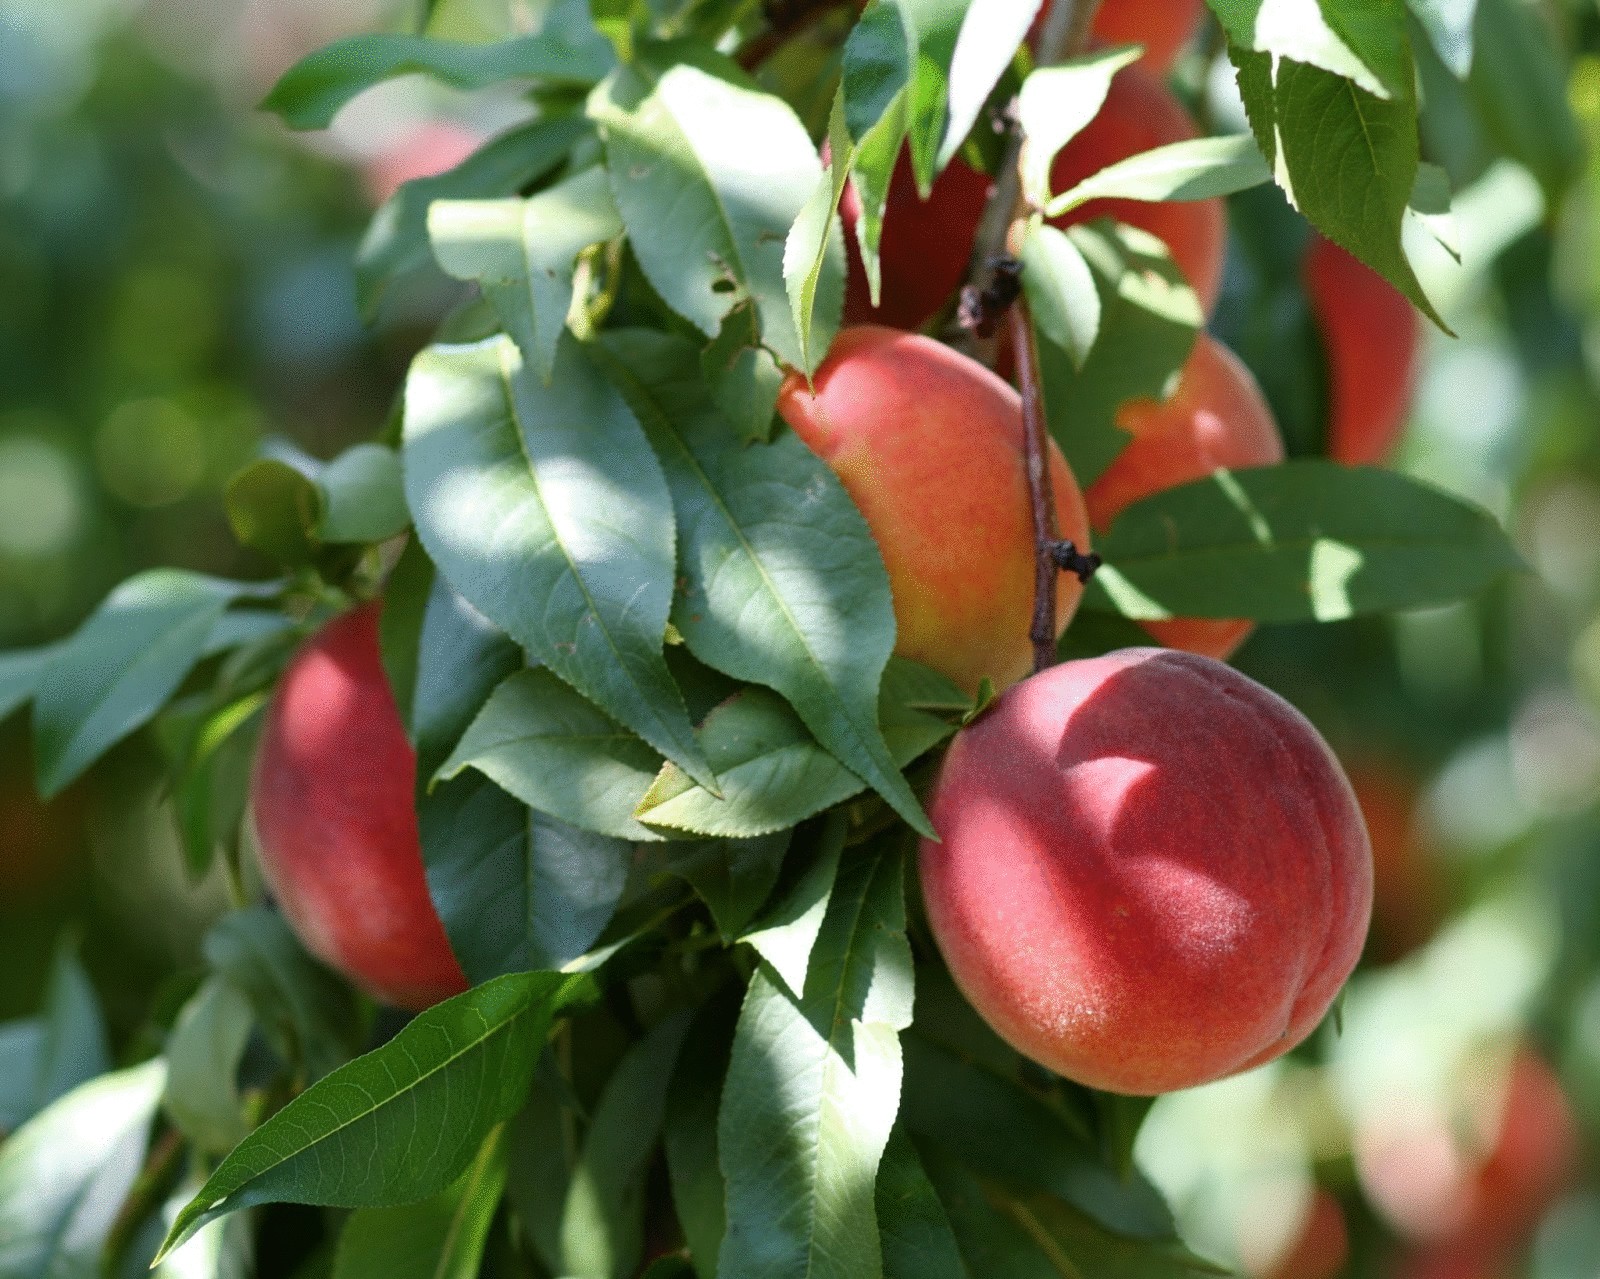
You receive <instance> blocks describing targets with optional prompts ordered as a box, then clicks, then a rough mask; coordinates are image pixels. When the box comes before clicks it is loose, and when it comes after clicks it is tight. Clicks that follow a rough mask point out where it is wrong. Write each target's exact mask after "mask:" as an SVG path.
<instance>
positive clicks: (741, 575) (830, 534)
mask: <svg viewBox="0 0 1600 1279" xmlns="http://www.w3.org/2000/svg"><path fill="white" fill-rule="evenodd" d="M599 352H600V358H601V361H602V363H603V365H604V367H605V368H606V370H607V372H608V373H609V374H610V375H611V376H612V378H613V379H614V380H615V381H616V383H617V385H618V386H619V387H620V388H621V390H622V392H623V394H624V396H625V397H626V398H627V399H628V402H629V403H630V404H631V405H632V407H633V410H634V412H635V413H636V414H637V415H638V417H639V420H640V421H641V422H642V423H643V424H644V428H645V433H646V435H647V436H648V437H649V439H650V443H651V444H652V446H653V447H654V448H655V451H656V455H657V456H658V457H659V458H660V460H661V465H662V469H663V471H664V472H665V474H666V477H667V486H668V488H669V490H670V491H671V494H672V502H673V506H674V508H675V509H676V511H677V517H678V527H679V529H680V530H681V537H682V542H683V545H682V548H681V553H680V557H679V558H680V562H681V564H682V571H683V574H684V577H685V579H686V580H685V584H684V587H683V589H682V591H681V593H680V596H679V603H678V606H677V607H676V608H675V609H674V612H673V621H674V624H675V625H676V626H677V628H678V630H679V632H680V633H681V634H682V635H683V637H684V640H685V642H686V643H687V644H688V646H689V649H690V651H691V652H692V653H694V655H695V656H696V657H698V658H699V659H700V660H701V661H703V662H705V663H706V664H707V665H709V666H712V667H715V668H716V669H717V670H720V671H722V672H724V673H725V674H728V675H731V676H733V677H734V678H735V679H743V680H750V681H754V682H757V683H760V684H765V685H767V686H769V687H771V688H774V689H776V690H777V691H778V692H780V693H782V694H783V695H784V697H785V698H787V699H788V701H789V703H790V705H792V706H793V707H794V709H795V711H796V712H797V713H798V714H799V716H800V718H801V720H802V721H803V722H804V724H805V726H806V727H807V728H808V729H809V730H810V732H811V733H812V734H813V735H814V736H815V738H816V740H817V741H819V742H820V743H821V744H822V745H823V746H824V747H826V748H827V749H828V750H829V751H830V752H831V753H832V754H833V755H834V757H835V758H836V759H838V760H839V761H840V762H841V763H843V764H844V765H845V766H846V767H847V768H848V769H850V770H851V772H852V773H853V774H854V775H855V776H856V777H859V778H860V779H861V780H862V781H863V782H865V783H867V784H868V785H870V786H872V787H873V789H875V790H876V791H878V793H879V794H881V795H882V796H883V797H884V798H885V799H886V800H887V801H888V802H889V803H890V804H891V805H892V806H893V807H894V809H895V811H896V812H898V813H899V814H900V815H901V816H902V817H904V818H905V820H906V821H907V822H909V823H910V824H911V825H912V826H913V827H915V828H916V829H918V830H920V831H922V832H923V833H925V834H926V833H929V832H931V827H929V826H928V823H927V818H926V816H925V815H924V814H923V812H922V809H921V806H920V805H919V804H918V802H917V799H916V797H915V796H914V795H913V794H912V793H911V789H910V787H909V786H907V785H906V782H905V779H904V777H902V776H901V774H900V770H899V767H898V766H897V765H898V763H899V762H900V761H899V760H898V757H897V756H896V754H895V753H894V752H893V749H892V747H891V746H890V745H889V744H888V743H886V742H885V740H884V737H883V735H882V733H881V731H880V729H879V725H878V723H877V715H876V713H875V708H876V705H877V701H878V694H879V688H880V684H881V681H882V678H883V672H884V668H885V666H886V665H887V663H888V661H889V657H890V654H891V652H892V650H893V648H894V609H893V604H892V602H891V599H890V595H889V579H888V574H887V572H886V571H885V570H884V568H883V560H882V557H881V556H880V555H879V554H878V550H877V545H876V543H874V542H873V540H872V534H871V531H870V530H869V529H868V528H867V525H866V521H865V520H863V519H862V518H861V514H860V512H859V511H858V510H857V509H856V507H855V504H854V503H853V502H852V501H851V500H850V496H849V494H848V493H846V492H845V490H844V487H843V486H842V485H841V484H839V482H838V480H837V479H836V478H835V477H834V475H833V473H832V472H831V471H830V470H829V469H828V467H827V465H826V464H825V463H824V462H822V461H821V460H820V459H819V458H817V457H816V455H815V454H813V453H812V452H811V450H810V449H808V448H806V446H805V445H804V443H802V442H801V441H800V439H799V438H798V437H796V436H793V435H791V434H788V433H785V434H783V435H781V436H780V437H779V438H778V439H777V440H776V441H774V442H773V443H772V444H767V445H762V444H757V445H749V446H746V445H744V444H742V443H741V442H740V440H739V439H738V437H737V436H736V435H735V433H734V432H733V431H732V429H731V428H730V427H729V426H728V424H727V422H725V421H724V420H723V419H722V416H721V415H720V414H719V413H718V412H717V410H716V408H715V406H714V405H713V404H712V402H711V399H710V396H709V394H708V393H707V391H706V389H705V385H704V383H703V382H702V380H701V378H700V372H699V362H698V359H697V357H696V354H695V352H694V349H693V347H692V346H690V345H689V344H688V343H687V342H686V341H683V340H682V339H676V338H670V337H667V336H665V335H661V334H654V333H648V332H645V331H642V330H632V331H628V332H616V333H608V334H606V335H604V337H603V339H602V340H601V342H600V344H599ZM797 513H803V518H799V517H798V516H797ZM705 746H706V750H707V752H708V753H709V752H711V751H712V750H713V749H715V747H714V746H713V744H712V743H711V741H709V740H706V742H705ZM738 758H740V759H742V758H743V756H740V757H738ZM712 767H713V768H714V769H716V768H717V766H716V765H715V764H713V765H712ZM718 772H719V776H720V769H719V770H718ZM724 793H727V792H726V788H724ZM657 816H659V815H657ZM655 819H656V818H655V816H653V817H652V818H651V820H652V821H653V820H655ZM669 824H670V823H669ZM787 824H789V825H792V824H793V823H792V822H790V823H787ZM742 833H745V834H761V833H764V832H762V831H755V830H750V831H744V832H742Z"/></svg>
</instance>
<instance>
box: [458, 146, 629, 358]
mask: <svg viewBox="0 0 1600 1279" xmlns="http://www.w3.org/2000/svg"><path fill="white" fill-rule="evenodd" d="M621 233H622V220H621V218H620V217H618V215H617V210H616V206H615V205H614V204H613V203H612V202H611V188H610V186H609V184H608V182H607V180H606V171H605V169H604V168H600V167H596V168H592V169H585V170H584V171H583V172H582V173H580V174H578V175H577V176H576V177H572V178H568V179H567V180H566V181H565V182H560V183H558V184H556V185H555V186H553V187H550V188H548V189H547V190H545V191H541V192H540V193H539V194H538V195H535V196H531V197H529V198H528V199H526V200H440V201H438V202H437V203H435V204H434V206H433V208H432V209H431V210H430V211H429V213H428V236H429V239H430V240H431V241H432V243H433V252H434V256H435V257H437V258H438V260H439V265H440V266H442V267H443V268H444V269H445V270H446V271H448V272H449V273H450V274H451V275H453V276H455V277H456V278H457V279H458V280H467V281H470V282H473V283H476V284H478V285H480V286H481V287H482V289H483V293H484V296H485V297H487V298H488V299H489V302H490V303H491V305H493V307H494V309H495V313H496V314H497V315H498V316H499V317H500V320H501V323H503V324H504V325H505V327H506V332H507V333H509V334H510V335H511V336H512V337H513V338H514V339H515V340H516V343H517V345H518V346H520V347H521V348H522V354H523V356H524V358H525V359H526V360H527V361H528V362H529V363H530V364H532V366H533V367H534V369H535V370H537V372H538V374H539V376H540V377H541V378H543V379H544V380H545V381H547V382H548V381H549V380H550V378H551V376H552V374H553V372H554V368H555V357H556V344H557V342H558V341H559V339H560V337H561V330H562V328H563V327H564V326H565V324H566V322H567V311H568V310H569V309H570V308H571V306H572V293H573V275H574V272H575V270H576V263H577V259H578V255H579V254H580V253H582V252H583V251H584V250H585V249H587V248H588V247H589V246H590V245H592V244H599V243H601V242H602V241H605V240H610V239H612V238H614V237H615V236H618V235H620V234H621Z"/></svg>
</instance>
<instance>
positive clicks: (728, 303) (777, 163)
mask: <svg viewBox="0 0 1600 1279" xmlns="http://www.w3.org/2000/svg"><path fill="white" fill-rule="evenodd" d="M591 109H592V110H593V111H594V112H595V114H596V115H597V118H598V119H599V122H600V124H601V128H602V130H603V131H604V133H605V137H606V157H607V160H608V166H607V168H608V172H609V174H610V177H611V184H612V190H613V193H614V194H615V196H616V201H617V209H618V210H619V211H620V212H621V214H622V220H623V222H624V224H626V226H627V228H628V240H629V243H630V244H631V246H632V248H633V251H634V253H635V255H636V256H637V257H638V260H639V265H640V267H641V268H642V269H643V270H644V273H645V275H646V277H647V278H648V279H649V281H650V283H651V285H653V286H654V288H655V290H656V292H657V293H659V294H660V295H661V297H662V298H663V299H665V301H666V302H667V304H668V305H669V306H671V307H672V309H673V310H675V311H677V312H678V314H680V315H682V316H683V317H684V318H686V319H688V320H689V321H691V322H692V323H694V324H695V325H696V326H697V327H699V328H700V329H701V331H702V332H704V333H705V334H706V335H707V336H708V337H715V336H717V334H718V332H719V331H720V329H721V327H722V323H723V321H724V319H725V318H726V317H727V316H728V315H729V313H730V312H732V311H733V310H734V309H735V308H736V307H737V306H739V305H740V304H741V303H743V302H744V301H746V300H748V301H750V302H751V303H753V305H754V308H755V314H756V317H757V318H758V321H759V325H760V337H761V340H762V342H763V343H765V344H766V345H767V346H768V347H770V348H771V349H772V351H773V352H774V354H776V355H777V357H778V358H779V359H780V360H782V361H783V362H784V363H785V364H789V365H792V366H795V367H808V366H807V365H806V352H805V351H804V350H802V344H801V341H800V337H799V334H798V332H797V331H796V329H795V323H794V315H793V312H792V311H791V309H790V305H789V294H788V290H787V288H786V287H785V284H784V273H783V250H784V243H785V241H786V239H787V237H788V235H789V231H790V228H791V227H793V226H794V223H795V219H796V218H797V217H799V215H800V212H801V210H802V209H803V208H804V207H805V204H806V201H807V199H808V198H809V197H810V195H811V193H812V192H813V191H814V190H815V189H816V187H817V184H818V182H819V180H820V178H821V176H822V166H821V164H820V163H819V161H818V159H817V153H816V149H815V148H814V147H813V146H812V145H811V140H810V138H808V137H807V136H806V132H805V128H804V126H803V125H802V124H801V123H800V120H799V118H798V117H797V116H796V115H795V114H794V112H793V110H792V109H791V108H790V107H789V106H788V104H787V103H785V102H783V101H782V99H780V98H776V97H774V96H772V95H771V94H767V93H762V92H760V91H758V90H755V89H753V88H749V87H746V86H744V85H741V84H735V83H732V82H731V81H730V80H725V79H722V78H720V77H718V76H716V75H712V74H710V73H709V72H707V71H705V70H702V69H701V68H699V67H697V66H692V65H689V64H687V63H679V64H677V65H674V66H672V67H671V68H670V69H669V70H667V71H666V72H665V74H663V75H662V76H661V77H660V79H659V80H658V81H657V82H656V83H655V84H654V85H649V84H647V83H645V82H644V81H643V80H642V78H641V77H640V76H639V75H638V73H636V72H632V73H625V74H624V75H623V76H622V77H621V78H619V79H618V80H617V81H615V82H614V83H613V85H612V87H611V93H610V94H609V95H597V97H596V99H595V100H594V102H593V105H592V108H591ZM835 243H836V246H837V247H836V249H835V250H834V251H830V253H829V255H828V258H829V265H828V266H827V268H826V269H825V270H824V273H823V276H822V282H821V283H820V284H819V286H818V288H819V294H820V296H821V297H822V298H823V303H822V305H821V307H820V309H819V312H818V314H819V316H820V318H821V320H822V321H824V322H825V321H826V319H827V317H828V316H830V315H831V314H836V313H837V306H838V304H837V303H836V302H833V301H831V299H833V298H835V297H842V290H843V279H844V261H843V254H842V242H835ZM832 336H833V335H832V332H831V331H830V330H827V329H826V328H825V327H824V324H819V325H818V329H817V333H816V335H815V341H814V342H813V343H811V349H812V350H813V351H814V352H815V353H816V356H817V358H818V359H820V357H821V353H822V352H824V351H826V350H827V347H828V343H829V342H830V341H831V340H832Z"/></svg>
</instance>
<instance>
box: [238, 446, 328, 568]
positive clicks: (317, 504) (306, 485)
mask: <svg viewBox="0 0 1600 1279" xmlns="http://www.w3.org/2000/svg"><path fill="white" fill-rule="evenodd" d="M224 500H225V504H226V507H227V512H228V524H229V525H230V526H231V527H232V529H233V535H234V537H235V538H237V539H238V540H239V544H240V545H241V546H248V547H249V548H250V549H251V550H254V551H260V552H261V553H262V554H263V555H265V556H267V557H268V558H269V559H272V560H274V561H276V562H277V563H279V564H288V565H300V564H309V563H310V562H311V561H312V560H313V559H314V558H315V557H316V554H317V551H318V550H319V549H320V543H319V541H318V539H317V535H316V528H317V523H318V521H319V520H320V519H321V518H322V494H321V493H320V492H318V490H317V485H316V482H315V481H314V480H313V479H312V478H311V477H310V476H309V475H307V474H306V473H305V472H304V471H303V470H301V469H300V468H299V467H295V466H291V465H289V463H288V462H285V461H283V460H282V459H280V458H275V457H265V458H260V459H258V460H256V461H254V462H251V463H250V464H249V465H247V466H245V467H244V468H242V469H241V470H240V471H239V472H238V473H237V474H235V475H234V476H233V477H232V478H231V479H230V480H229V481H228V487H227V491H226V493H225V494H224Z"/></svg>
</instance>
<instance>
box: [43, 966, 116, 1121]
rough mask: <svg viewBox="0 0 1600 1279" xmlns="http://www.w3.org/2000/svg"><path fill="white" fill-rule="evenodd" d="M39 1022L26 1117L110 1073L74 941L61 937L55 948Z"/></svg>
mask: <svg viewBox="0 0 1600 1279" xmlns="http://www.w3.org/2000/svg"><path fill="white" fill-rule="evenodd" d="M40 1018H41V1024H42V1026H43V1030H44V1034H43V1038H42V1039H41V1040H40V1043H39V1056H38V1059H37V1061H36V1063H35V1071H34V1076H33V1082H34V1087H33V1104H32V1107H31V1108H30V1109H29V1112H28V1113H29V1115H32V1114H34V1113H37V1112H38V1111H40V1110H43V1109H44V1108H45V1107H46V1106H48V1105H49V1104H50V1103H51V1102H53V1101H55V1100H56V1099H57V1098H58V1097H64V1096H65V1095H66V1094H67V1093H69V1092H71V1091H72V1090H73V1089H74V1088H76V1087H78V1086H79V1085H80V1084H85V1083H88V1082H89V1080H91V1079H93V1078H94V1077H95V1076H96V1075H100V1074H104V1073H105V1072H106V1071H108V1070H110V1069H111V1047H110V1044H109V1043H108V1042H107V1036H106V1023H105V1014H104V1013H102V1012H101V1010H100V1000H99V998H98V997H97V996H96V995H95V993H94V987H93V986H92V985H91V984H90V982H89V974H88V973H86V972H85V971H84V969H83V963H82V961H81V960H80V959H79V958H78V941H77V939H76V938H75V937H65V938H63V939H62V940H61V942H60V943H59V944H58V945H57V946H56V953H55V957H54V959H53V960H52V961H51V965H50V978H49V981H48V983H47V984H46V986H45V992H44V1006H43V1008H42V1009H41V1010H40Z"/></svg>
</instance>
